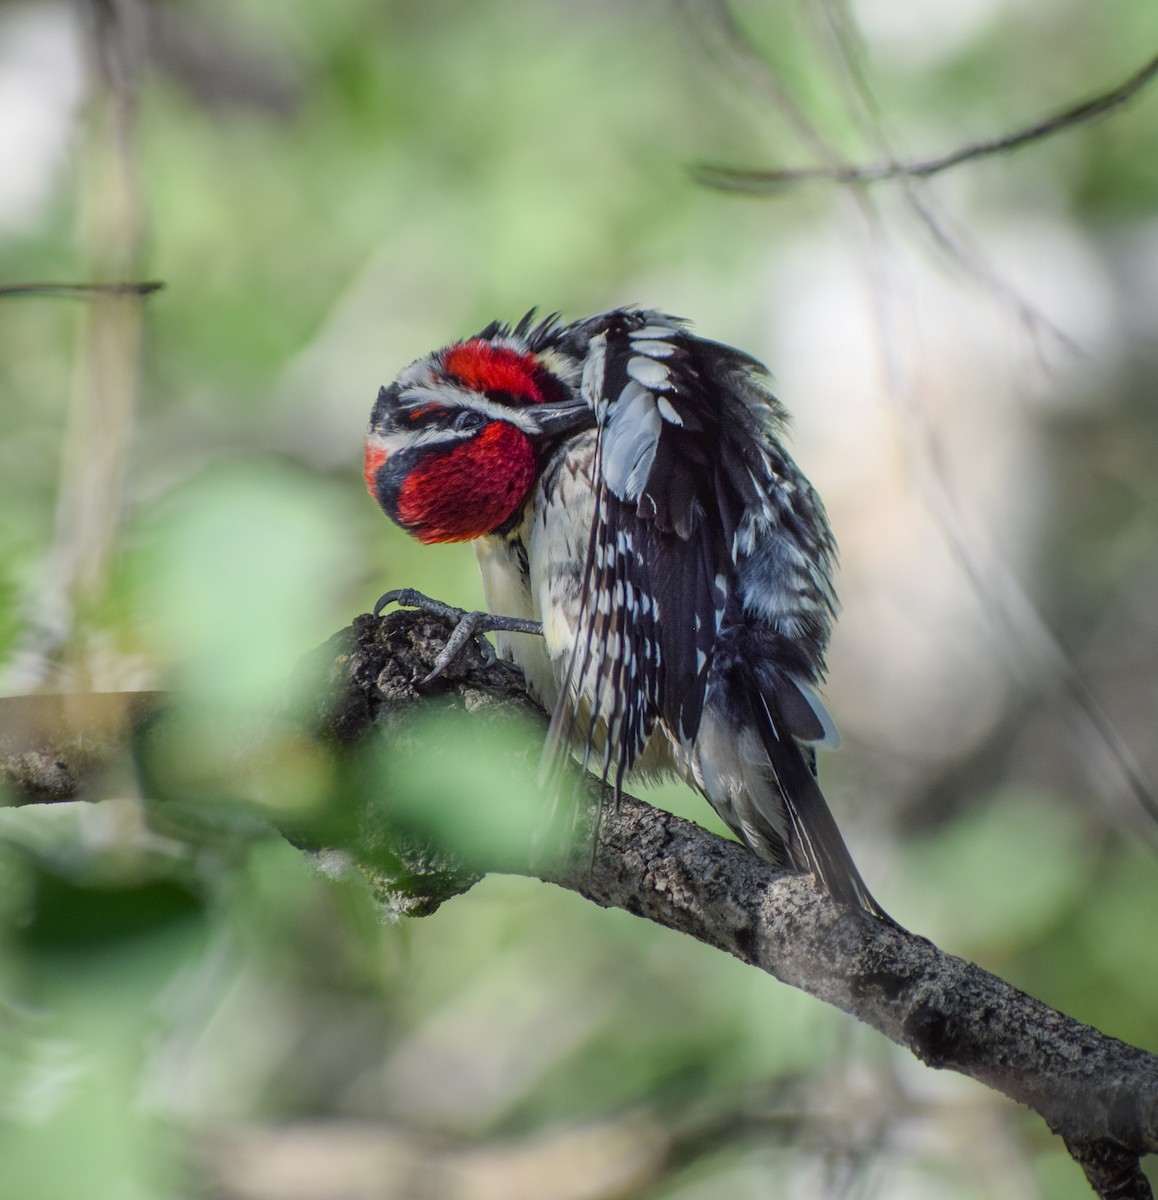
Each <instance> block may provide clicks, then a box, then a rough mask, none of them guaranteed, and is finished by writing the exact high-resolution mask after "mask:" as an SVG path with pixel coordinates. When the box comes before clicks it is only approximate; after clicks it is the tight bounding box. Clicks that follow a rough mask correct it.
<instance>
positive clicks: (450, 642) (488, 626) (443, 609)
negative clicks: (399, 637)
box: [374, 588, 543, 683]
mask: <svg viewBox="0 0 1158 1200" xmlns="http://www.w3.org/2000/svg"><path fill="white" fill-rule="evenodd" d="M388 604H400V605H401V606H402V607H403V608H417V609H420V610H421V611H422V612H426V613H430V614H432V615H433V616H436V617H442V618H443V619H444V620H447V621H454V622H455V626H454V631H453V632H452V633H451V635H450V637H449V638H447V640H446V645H445V646H443V648H442V649H441V650H440V651H439V653H438V657H437V658H436V659H435V660H434V666H433V669H432V670H431V672H430V674H429V675H427V676H426V678H425V679H423V680H422V682H423V683H430V682H431V681H432V680H434V679H437V678H438V677H439V676H440V675H441V674H442V673H443V671H445V670H446V668H447V667H449V666H450V664H451V663H452V662H454V660H455V658H456V657H457V656H458V652H459V651H460V650H461V649H462V648H463V646H465V645H466V643H467V642H468V641H470V639H471V638H474V639H475V640H476V642H477V643H478V644H479V645H480V646H481V647H482V649H483V652H484V653H485V654H486V656H487V663H488V665H489V664H490V663H493V662H494V661H495V652H494V648H493V647H492V646H491V644H490V642H488V641H487V640H486V638H485V637H483V636H482V635H483V634H484V633H533V634H542V632H543V623H542V621H530V620H526V619H525V618H523V617H499V616H495V615H494V614H493V613H487V612H467V611H466V610H465V609H461V608H455V607H454V605H452V604H444V603H443V602H442V601H441V600H434V599H432V598H431V597H430V596H427V595H424V594H423V593H422V592H419V591H415V589H414V588H395V589H394V591H391V592H387V593H386V594H385V595H384V596H382V597H381V598H380V599H379V601H378V603H377V604H375V605H374V615H375V616H376V617H377V616H379V615H381V612H382V610H383V609H384V608H385V607H386V606H387V605H388Z"/></svg>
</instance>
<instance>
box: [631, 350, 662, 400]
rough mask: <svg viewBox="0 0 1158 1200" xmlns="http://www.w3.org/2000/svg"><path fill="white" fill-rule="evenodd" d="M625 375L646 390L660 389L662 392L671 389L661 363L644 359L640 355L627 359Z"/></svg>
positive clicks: (651, 359)
mask: <svg viewBox="0 0 1158 1200" xmlns="http://www.w3.org/2000/svg"><path fill="white" fill-rule="evenodd" d="M627 373H628V375H630V376H631V378H632V379H634V380H635V381H636V383H641V384H643V386H644V387H646V388H661V389H663V390H664V391H667V390H668V389H670V388H671V380H670V379H669V378H668V371H667V367H665V366H664V365H663V363H661V362H656V360H655V359H654V358H644V356H643V355H642V354H637V355H635V356H634V357H633V358H629V359H628V360H627Z"/></svg>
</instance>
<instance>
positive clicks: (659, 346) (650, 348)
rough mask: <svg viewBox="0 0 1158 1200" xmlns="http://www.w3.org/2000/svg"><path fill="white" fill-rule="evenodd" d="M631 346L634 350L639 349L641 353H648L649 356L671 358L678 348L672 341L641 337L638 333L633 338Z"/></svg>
mask: <svg viewBox="0 0 1158 1200" xmlns="http://www.w3.org/2000/svg"><path fill="white" fill-rule="evenodd" d="M631 346H632V349H633V350H638V351H639V352H640V354H646V355H647V356H648V357H649V358H671V356H672V355H673V354H674V353H675V350H676V348H675V347H674V346H673V345H672V344H671V342H657V341H651V340H649V339H647V338H643V339H641V338H640V337H639V336H638V335H637V336H635V337H633V338H632V339H631Z"/></svg>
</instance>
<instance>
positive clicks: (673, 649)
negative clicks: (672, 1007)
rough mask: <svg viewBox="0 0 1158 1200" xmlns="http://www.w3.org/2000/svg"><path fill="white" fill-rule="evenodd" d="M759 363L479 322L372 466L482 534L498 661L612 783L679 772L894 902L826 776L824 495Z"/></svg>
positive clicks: (837, 885)
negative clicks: (498, 622)
mask: <svg viewBox="0 0 1158 1200" xmlns="http://www.w3.org/2000/svg"><path fill="white" fill-rule="evenodd" d="M785 424H786V414H785V411H784V409H783V408H782V407H781V406H780V404H779V403H778V401H777V400H776V399H775V398H774V397H773V395H772V394H771V392H770V391H769V389H768V380H767V372H766V371H765V369H764V368H763V367H762V366H761V365H760V364H759V363H758V362H756V361H755V360H754V359H752V358H749V357H748V356H747V355H745V354H743V353H741V352H740V351H739V350H735V349H732V348H731V347H729V346H724V345H721V344H719V343H716V342H711V341H707V340H706V339H704V338H700V337H698V336H696V335H694V334H693V333H691V332H690V331H689V329H688V327H687V324H686V323H685V322H684V321H682V320H679V319H677V318H675V317H671V316H667V315H665V314H663V313H660V312H654V311H647V310H636V309H623V310H617V311H615V312H609V313H603V314H601V315H599V316H594V317H588V318H586V319H584V320H581V321H576V322H574V323H572V324H561V323H560V322H559V321H558V319H557V318H556V317H548V318H547V319H546V320H543V321H540V322H538V323H535V320H534V315H533V313H528V314H527V316H525V317H524V318H523V319H522V320H521V321H519V322H518V324H517V325H515V326H513V327H511V326H508V325H503V324H500V323H497V322H496V323H494V324H491V325H488V326H487V327H486V328H485V329H483V330H482V331H481V332H480V333H478V334H476V335H475V336H474V337H471V338H468V339H466V340H465V341H460V342H456V343H454V344H453V345H450V346H447V347H446V348H444V349H442V350H439V351H437V352H435V353H434V354H431V355H429V356H428V357H426V358H422V359H419V360H418V361H417V362H415V363H412V364H411V365H410V366H409V367H407V368H406V369H405V370H404V371H403V372H402V374H401V375H400V376H399V377H398V379H397V380H396V381H395V382H394V383H392V384H391V385H390V386H389V387H384V388H382V389H381V391H380V392H379V393H378V400H377V403H376V404H375V405H374V410H373V414H372V416H371V419H370V429H369V433H368V435H367V440H366V457H365V477H366V485H367V487H368V488H369V490H370V493H371V495H372V496H373V497H374V498H375V499H376V500H377V501H378V503H379V504H380V505H381V506H382V508H383V510H384V511H385V512H386V514H387V516H389V517H390V518H391V519H392V520H394V521H396V522H397V523H398V524H399V525H401V526H402V528H403V529H405V530H406V531H407V532H408V533H410V534H412V535H413V536H414V537H416V538H418V539H419V540H420V541H422V542H427V543H429V542H453V541H468V540H469V541H473V542H474V547H475V553H476V555H477V557H478V562H479V566H480V568H481V570H482V577H483V585H484V588H485V592H486V598H487V605H488V607H489V609H490V611H491V612H492V613H494V614H501V615H503V616H509V617H514V618H520V619H521V623H522V626H523V627H530V628H533V627H534V626H530V625H529V624H528V623H529V621H541V623H542V637H530V636H527V635H526V634H525V633H507V632H502V631H500V632H499V633H498V634H497V638H496V640H497V644H498V649H499V653H500V654H501V655H502V656H503V657H504V658H507V659H509V660H510V661H512V662H514V663H515V664H516V665H517V666H518V667H519V668H520V669H521V670H522V671H523V673H524V675H525V676H526V679H527V683H528V686H529V687H530V689H531V690H532V692H533V693H534V694H535V695H536V696H537V697H538V698H539V700H540V701H541V702H542V703H543V704H544V705H545V706H546V707H547V708H548V709H549V710H552V711H553V712H554V714H555V718H554V723H553V729H554V731H555V735H556V737H558V738H560V739H562V740H563V742H564V743H566V744H570V745H571V746H576V747H578V748H579V749H581V750H582V751H583V752H584V757H585V759H587V760H590V761H592V762H593V763H594V765H596V766H597V767H598V768H599V769H600V770H601V772H602V774H603V777H604V779H605V780H606V781H607V782H608V783H609V784H610V785H611V786H613V787H614V788H615V789H616V791H617V792H618V790H619V789H620V788H621V787H622V785H623V783H624V780H625V778H626V777H627V775H628V774H629V773H631V772H633V771H634V772H636V773H638V774H645V775H658V774H662V773H665V772H675V773H677V774H679V775H680V776H682V777H683V778H684V779H686V780H687V781H688V782H689V783H691V784H692V785H693V786H694V787H696V788H697V789H698V790H699V791H700V792H701V793H702V794H703V795H704V796H705V797H706V798H707V800H708V802H709V803H710V804H711V805H712V806H713V808H715V810H716V811H717V812H718V813H719V814H720V816H721V817H723V819H724V821H725V822H727V824H728V826H729V827H730V828H731V829H732V830H734V831H735V833H736V834H737V836H739V837H740V839H741V840H742V841H743V842H745V843H746V844H747V845H748V846H749V847H751V849H752V850H754V851H755V852H756V853H757V854H759V855H761V856H762V857H764V858H766V859H769V860H771V861H772V862H774V863H778V864H784V865H790V866H793V867H795V868H796V869H798V870H801V871H809V872H811V873H812V874H813V875H814V876H815V877H816V879H817V880H818V881H819V882H820V883H821V884H822V885H823V886H824V887H825V888H826V889H827V890H828V891H829V893H830V894H831V895H832V896H833V897H834V898H835V899H837V900H839V901H842V902H844V903H847V904H852V905H857V906H860V907H861V908H864V909H867V910H868V911H869V912H872V913H874V914H876V915H878V916H884V915H885V914H884V913H883V912H882V910H881V909H880V907H879V905H878V904H877V903H876V901H875V900H874V899H873V897H872V895H871V894H870V892H869V890H868V888H867V887H866V886H865V884H864V882H863V880H862V879H861V877H860V874H859V873H858V872H857V869H856V867H855V865H854V864H853V861H852V858H851V856H850V855H849V852H848V850H847V848H846V847H845V844H844V841H843V839H842V838H841V835H840V832H839V830H838V829H837V827H836V823H835V821H834V820H833V818H832V815H831V813H830V812H829V810H828V806H827V804H826V803H825V800H824V797H823V795H822V794H821V791H820V788H819V787H818V785H817V782H816V772H815V754H814V748H815V747H817V746H826V745H834V744H835V743H836V741H837V735H836V730H835V727H834V726H833V723H832V720H831V718H830V717H829V715H828V713H827V712H826V710H825V708H824V706H823V704H822V703H821V701H820V699H819V697H818V696H817V694H816V691H815V686H816V685H817V684H818V683H819V682H820V680H821V678H822V675H823V672H824V652H825V647H826V646H827V643H828V638H829V632H830V627H831V619H832V616H833V614H834V611H835V605H836V598H835V595H834V593H833V588H832V579H831V573H832V566H833V557H834V554H835V545H834V542H833V538H832V533H831V530H830V529H829V525H828V520H827V518H826V516H825V513H824V508H823V505H822V504H821V502H820V499H819V498H818V496H817V495H816V493H815V492H814V491H813V489H812V487H811V485H810V484H809V483H808V481H807V480H806V479H805V478H804V476H803V475H802V474H801V472H800V470H799V469H798V468H797V466H796V464H795V463H794V462H793V461H792V459H791V458H790V457H789V456H788V454H787V453H786V452H785V450H784V448H783V446H782V445H781V442H780V438H781V436H782V435H783V433H784V429H785Z"/></svg>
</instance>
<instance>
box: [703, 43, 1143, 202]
mask: <svg viewBox="0 0 1158 1200" xmlns="http://www.w3.org/2000/svg"><path fill="white" fill-rule="evenodd" d="M1156 76H1158V57H1155V58H1152V59H1151V60H1150V61H1149V62H1148V63H1147V64H1146V65H1145V66H1144V67H1142V68H1141V69H1140V70H1138V71H1135V72H1134V74H1133V75H1131V76H1130V78H1129V79H1127V80H1125V81H1124V82H1123V83H1120V84H1118V85H1117V86H1116V87H1114V88H1111V89H1110V90H1109V91H1107V92H1102V93H1099V94H1098V95H1096V96H1092V97H1090V98H1089V99H1087V100H1082V101H1080V102H1079V103H1077V104H1074V105H1071V106H1070V107H1069V108H1066V109H1063V110H1062V111H1061V112H1058V113H1054V114H1053V115H1051V116H1048V117H1045V118H1043V119H1042V120H1040V121H1035V122H1034V123H1033V124H1032V125H1029V126H1026V127H1025V128H1024V129H1018V130H1015V131H1014V132H1012V133H1007V134H1005V135H1003V136H1001V137H996V138H990V139H988V140H986V141H982V142H972V143H970V144H969V145H966V146H958V147H957V148H956V149H955V150H950V151H948V152H947V153H945V154H940V155H937V156H936V157H935V158H925V159H910V160H909V161H907V162H898V161H890V162H878V163H862V164H860V165H855V164H848V165H843V164H842V165H835V166H820V167H785V168H782V169H780V170H771V171H760V170H745V169H743V168H741V167H725V166H717V165H713V164H704V165H701V166H698V167H695V168H694V169H693V172H692V173H693V175H694V176H695V178H696V179H697V180H699V182H700V183H703V184H705V185H706V186H708V187H713V188H717V189H718V190H720V191H729V192H749V193H763V192H772V191H776V190H778V189H779V188H782V187H784V186H785V185H787V184H791V183H801V182H803V181H804V180H810V179H827V180H833V181H835V182H837V183H880V182H882V181H883V180H886V179H902V178H903V179H928V178H930V177H931V176H933V175H939V174H940V173H941V172H942V171H947V170H949V169H950V168H951V167H958V166H960V165H961V164H962V163H967V162H974V161H976V160H977V159H982V158H992V157H993V156H995V155H998V154H1007V153H1009V152H1010V151H1012V150H1020V149H1021V147H1022V146H1026V145H1030V144H1032V143H1033V142H1041V141H1044V140H1045V139H1046V138H1049V137H1053V136H1054V134H1057V133H1063V132H1064V131H1066V130H1068V129H1073V128H1075V127H1076V126H1078V125H1083V124H1085V123H1086V122H1087V121H1093V120H1096V119H1097V118H1098V117H1103V116H1105V115H1106V114H1107V113H1109V112H1113V111H1114V110H1115V109H1117V108H1120V107H1121V106H1122V105H1124V104H1126V103H1127V102H1128V101H1130V100H1132V99H1133V98H1134V97H1135V96H1136V95H1137V94H1138V93H1139V92H1141V91H1142V89H1143V88H1145V87H1146V86H1147V85H1148V84H1149V83H1151V82H1152V81H1153V79H1154V78H1155V77H1156Z"/></svg>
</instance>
